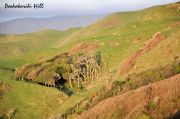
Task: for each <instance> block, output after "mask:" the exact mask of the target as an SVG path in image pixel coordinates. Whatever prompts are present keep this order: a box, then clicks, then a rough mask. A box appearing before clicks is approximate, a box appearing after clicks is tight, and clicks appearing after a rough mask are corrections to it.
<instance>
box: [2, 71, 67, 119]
mask: <svg viewBox="0 0 180 119" xmlns="http://www.w3.org/2000/svg"><path fill="white" fill-rule="evenodd" d="M0 80H1V81H3V82H4V83H7V84H9V85H10V86H11V90H10V91H9V92H7V93H6V94H5V96H4V98H3V99H1V101H0V115H2V114H4V113H5V112H7V111H8V110H10V109H12V108H15V109H16V110H17V113H16V114H15V117H14V118H15V119H32V118H33V119H34V118H38V119H39V118H45V117H48V116H49V115H50V114H51V113H52V112H53V111H54V110H56V109H57V108H59V107H60V106H61V104H62V102H63V100H65V97H66V98H68V96H67V95H65V94H64V93H62V92H61V91H59V90H58V89H55V88H48V87H44V86H40V85H37V84H30V83H28V82H22V81H16V80H13V72H9V71H6V70H0ZM63 98H64V99H63ZM61 100H62V101H61Z"/></svg>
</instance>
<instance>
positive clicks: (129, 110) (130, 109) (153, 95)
mask: <svg viewBox="0 0 180 119" xmlns="http://www.w3.org/2000/svg"><path fill="white" fill-rule="evenodd" d="M179 79H180V75H179V74H178V75H175V76H173V77H171V78H169V79H166V80H163V81H159V82H157V83H153V84H149V85H147V86H143V87H141V88H138V89H136V90H133V91H129V92H127V93H124V94H122V95H118V96H115V97H112V98H108V99H106V100H104V101H102V102H101V103H99V104H98V105H96V106H95V107H93V108H91V109H90V110H88V111H87V112H85V113H82V114H81V115H80V116H79V117H78V119H89V117H91V119H96V118H100V119H105V118H108V119H110V118H111V119H117V118H119V119H141V118H150V116H152V117H153V118H161V119H162V118H163V117H166V118H167V117H170V116H172V115H173V114H174V115H175V113H178V111H177V110H179V109H180V105H179V99H180V94H179V93H178V92H179V91H180V88H179V85H180V80H179ZM135 97H136V98H135ZM109 107H111V108H109ZM176 118H178V117H176Z"/></svg>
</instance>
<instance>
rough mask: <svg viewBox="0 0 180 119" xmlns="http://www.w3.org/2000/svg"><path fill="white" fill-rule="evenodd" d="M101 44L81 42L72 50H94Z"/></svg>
mask: <svg viewBox="0 0 180 119" xmlns="http://www.w3.org/2000/svg"><path fill="white" fill-rule="evenodd" d="M98 47H99V46H98V45H96V44H87V43H79V44H77V45H75V46H74V47H72V48H71V50H70V52H77V51H81V50H86V51H94V50H96V48H98Z"/></svg>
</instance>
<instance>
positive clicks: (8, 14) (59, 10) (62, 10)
mask: <svg viewBox="0 0 180 119" xmlns="http://www.w3.org/2000/svg"><path fill="white" fill-rule="evenodd" d="M177 1H179V0H0V22H2V21H5V20H10V19H13V18H22V17H50V16H56V15H90V14H92V15H95V14H107V13H113V12H122V11H132V10H139V9H143V8H147V7H150V6H154V5H160V4H166V3H172V2H177ZM5 3H7V4H13V3H14V4H18V3H20V4H22V5H23V4H28V3H30V4H34V3H44V8H43V9H33V8H31V9H23V8H14V9H5Z"/></svg>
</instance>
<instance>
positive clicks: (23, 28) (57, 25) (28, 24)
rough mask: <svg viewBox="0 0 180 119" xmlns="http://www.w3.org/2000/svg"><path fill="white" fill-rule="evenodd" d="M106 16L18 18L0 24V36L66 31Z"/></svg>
mask: <svg viewBox="0 0 180 119" xmlns="http://www.w3.org/2000/svg"><path fill="white" fill-rule="evenodd" d="M105 16H107V15H85V16H78V15H77V16H76V15H64V16H63V15H61V16H55V17H49V18H19V19H14V20H11V21H6V22H3V23H0V34H23V33H31V32H36V31H41V30H45V29H54V30H67V29H70V28H77V27H85V26H88V25H90V24H92V23H94V22H96V21H98V20H100V19H102V18H104V17H105Z"/></svg>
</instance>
